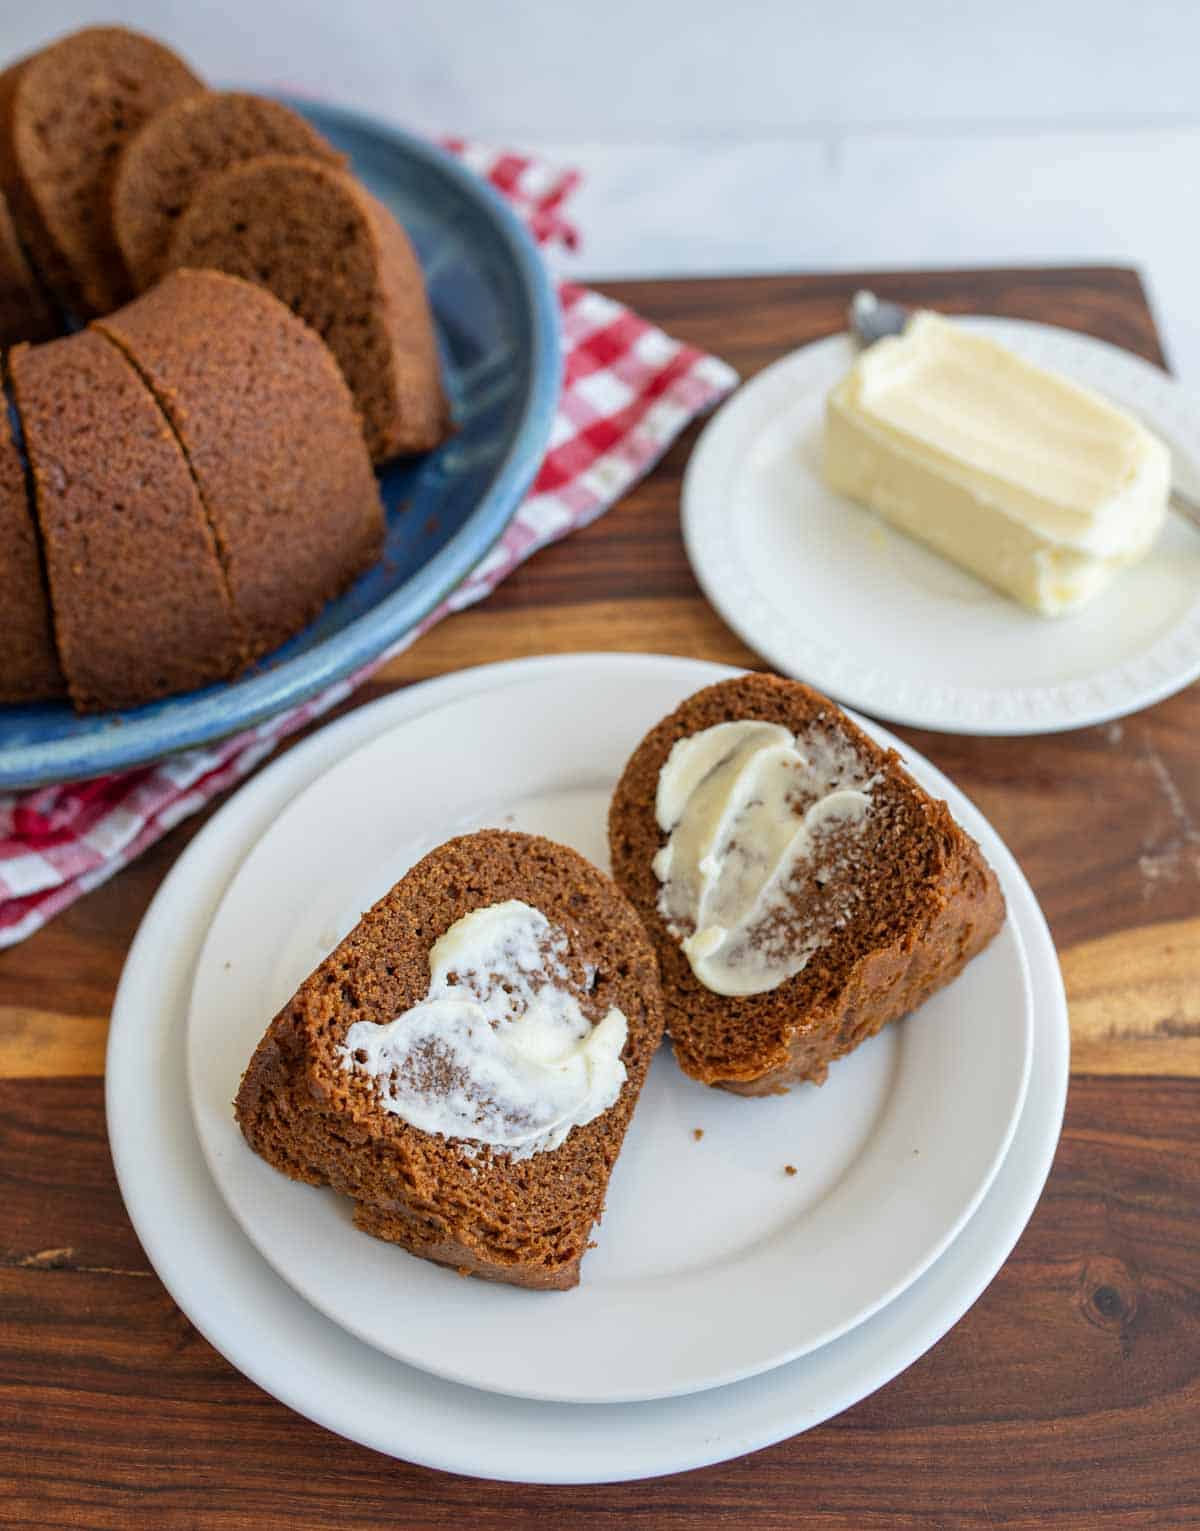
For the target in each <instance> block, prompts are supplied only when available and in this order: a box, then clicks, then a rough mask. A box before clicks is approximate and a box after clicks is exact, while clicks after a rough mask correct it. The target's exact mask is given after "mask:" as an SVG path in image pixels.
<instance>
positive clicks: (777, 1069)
mask: <svg viewBox="0 0 1200 1531" xmlns="http://www.w3.org/2000/svg"><path fill="white" fill-rule="evenodd" d="M609 843H610V849H611V853H612V865H613V875H614V876H615V878H616V880H617V882H618V884H619V885H620V886H621V888H622V889H623V890H624V891H625V893H626V894H628V896H629V898H630V900H631V901H632V903H633V905H634V907H635V908H636V909H637V911H638V913H639V914H640V915H641V917H642V920H643V922H644V924H645V926H646V929H647V930H648V931H649V934H650V938H651V940H652V941H653V943H654V947H655V950H656V951H657V953H658V960H659V967H660V971H661V975H662V985H663V1000H664V1005H665V1009H666V1024H667V1031H668V1032H669V1034H670V1036H671V1040H672V1043H673V1044H674V1048H675V1056H676V1058H677V1059H678V1061H679V1063H680V1065H681V1067H682V1068H683V1069H684V1070H685V1072H686V1073H688V1074H690V1075H692V1076H693V1078H696V1079H699V1080H702V1081H703V1082H704V1083H705V1084H711V1085H721V1086H723V1087H724V1088H726V1089H729V1090H734V1091H737V1092H739V1093H741V1094H746V1095H765V1094H775V1093H779V1092H781V1091H784V1090H787V1089H789V1088H790V1087H791V1086H792V1085H794V1084H797V1083H799V1082H801V1081H803V1080H811V1081H812V1082H814V1083H818V1084H819V1083H820V1082H821V1081H822V1080H823V1079H824V1078H825V1075H826V1072H827V1070H828V1067H829V1065H830V1063H831V1062H833V1060H834V1059H836V1058H840V1057H842V1056H843V1055H844V1054H846V1053H848V1052H850V1051H851V1050H852V1049H853V1048H855V1047H857V1046H858V1044H859V1043H860V1042H862V1041H864V1040H865V1039H866V1038H867V1037H870V1036H873V1035H874V1034H875V1033H876V1032H877V1031H879V1029H880V1028H881V1027H882V1026H884V1025H886V1024H887V1023H888V1022H889V1021H892V1020H895V1019H897V1018H898V1017H899V1016H902V1015H905V1014H907V1013H908V1012H909V1011H911V1010H914V1009H916V1007H917V1006H918V1005H920V1004H921V1003H922V1002H923V1001H924V1000H925V999H927V998H928V996H929V995H930V994H932V993H933V992H934V990H935V989H939V988H941V987H942V986H943V985H944V984H947V983H949V982H950V981H951V979H953V978H955V977H956V976H957V975H958V974H959V973H960V972H961V971H962V969H963V967H964V966H965V965H966V964H967V963H968V962H969V961H970V960H971V958H972V957H974V956H975V955H976V954H977V953H978V952H980V951H982V950H983V948H984V947H985V946H986V945H987V944H988V942H989V941H990V940H991V939H992V937H993V936H994V935H995V934H996V932H997V930H999V928H1000V926H1001V925H1002V924H1003V921H1004V899H1003V896H1002V894H1001V892H1000V887H999V884H998V882H997V880H996V876H995V874H994V872H993V871H992V870H991V868H990V867H989V866H988V864H987V863H986V861H985V860H984V859H983V856H982V854H981V853H980V850H979V847H978V846H977V845H976V844H975V842H974V841H973V840H972V839H971V838H970V836H969V835H967V834H966V833H964V831H963V830H962V829H961V828H959V826H958V825H957V824H956V823H955V822H954V820H953V819H952V818H951V816H950V813H949V811H948V809H947V807H946V805H945V803H942V802H938V801H936V800H935V799H934V798H932V797H930V796H929V794H928V793H927V792H925V791H924V790H923V789H922V788H921V787H920V786H918V785H917V783H916V782H915V781H914V780H913V779H912V777H911V776H909V775H908V773H907V772H906V771H905V770H904V768H903V766H902V765H901V764H900V759H899V756H898V755H897V754H896V753H895V751H893V750H885V749H882V748H880V746H878V745H877V744H875V743H874V741H873V740H871V739H870V738H868V736H867V735H866V734H865V733H863V731H862V730H861V729H860V728H858V727H856V726H855V724H854V723H853V722H851V720H850V719H849V718H848V717H847V716H846V715H845V713H843V712H842V711H841V710H840V709H839V708H838V707H836V706H835V705H834V703H832V702H831V701H829V700H828V699H827V698H826V697H823V696H821V695H820V694H819V693H817V692H816V691H813V690H811V689H810V688H809V687H807V686H804V685H801V684H800V683H799V682H796V681H787V680H781V679H779V678H778V677H775V676H769V675H745V676H741V677H738V678H736V679H733V680H727V681H722V682H721V683H720V684H718V685H715V686H710V687H708V688H707V689H706V690H704V691H700V692H698V693H697V694H696V695H695V696H693V697H690V698H689V699H688V700H687V701H685V702H684V703H682V704H681V706H679V707H678V708H677V709H676V710H675V712H673V713H672V714H671V716H670V717H668V718H665V719H664V720H663V721H662V722H661V723H659V724H658V725H657V726H656V727H655V728H653V729H652V730H651V731H650V733H649V734H648V735H647V736H646V738H645V739H643V740H642V742H641V744H640V745H638V747H637V749H636V750H635V751H634V754H633V756H632V758H631V759H630V761H629V763H628V765H627V766H626V768H625V771H624V773H623V775H622V777H621V780H620V782H619V783H618V785H617V790H616V792H615V794H614V796H613V800H612V805H611V809H610V814H609Z"/></svg>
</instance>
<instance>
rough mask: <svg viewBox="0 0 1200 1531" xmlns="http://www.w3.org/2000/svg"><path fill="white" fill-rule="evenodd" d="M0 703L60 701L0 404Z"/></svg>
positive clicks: (20, 478)
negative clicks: (54, 698) (54, 699)
mask: <svg viewBox="0 0 1200 1531" xmlns="http://www.w3.org/2000/svg"><path fill="white" fill-rule="evenodd" d="M0 591H2V592H3V595H2V596H0V656H3V657H2V659H0V702H39V701H45V700H48V699H49V698H51V697H56V696H62V694H63V692H64V691H65V690H66V687H65V686H64V685H63V678H62V671H61V670H60V669H59V666H58V654H57V652H56V651H55V648H54V633H53V630H52V628H51V625H50V601H49V597H48V596H47V593H46V576H45V573H44V571H43V569H42V558H41V553H40V551H39V548H38V539H37V531H36V529H35V526H34V519H33V509H32V506H31V505H30V503H29V495H28V490H27V487H26V481H25V465H24V464H23V463H22V461H21V457H20V454H19V453H18V451H17V447H16V443H15V442H14V441H13V438H12V434H11V432H10V430H9V422H8V410H7V408H6V407H4V406H3V405H2V404H0Z"/></svg>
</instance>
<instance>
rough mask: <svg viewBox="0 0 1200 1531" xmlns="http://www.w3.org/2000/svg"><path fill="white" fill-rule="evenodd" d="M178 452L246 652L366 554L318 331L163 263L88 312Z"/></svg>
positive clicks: (371, 527)
mask: <svg viewBox="0 0 1200 1531" xmlns="http://www.w3.org/2000/svg"><path fill="white" fill-rule="evenodd" d="M95 327H96V328H98V329H99V330H100V331H102V333H103V334H104V335H105V336H107V337H109V338H110V339H111V340H113V341H114V342H115V343H116V345H117V346H119V347H120V349H121V350H122V351H123V352H124V353H125V355H126V356H127V357H128V358H129V360H130V361H132V363H133V364H134V366H135V367H136V368H137V370H138V371H139V372H140V373H141V375H142V377H143V378H144V379H145V381H146V382H147V383H149V385H150V387H151V389H152V390H153V392H154V396H155V398H156V399H157V400H158V402H159V404H160V405H161V407H162V409H163V411H164V412H165V414H166V416H167V418H168V419H169V420H170V422H171V424H172V426H173V427H174V429H175V431H176V433H177V435H178V437H179V441H180V442H181V444H182V446H183V449H184V451H185V452H186V454H187V460H188V463H189V465H190V467H191V470H192V473H193V474H194V476H195V480H196V484H197V486H198V488H199V491H200V495H201V498H202V499H203V502H204V506H205V508H206V510H207V512H208V516H209V520H210V522H211V524H212V528H213V531H214V533H215V535H216V540H217V548H218V551H219V553H220V556H221V561H222V564H223V567H224V569H225V572H226V576H227V578H228V582H229V590H230V594H231V596H232V598H233V605H234V610H235V612H236V614H237V616H238V618H239V620H240V621H241V623H242V627H243V631H244V634H245V639H246V643H247V646H248V649H249V652H250V654H251V655H252V656H257V655H261V654H264V653H266V652H268V651H269V650H270V649H273V648H276V647H277V646H278V645H279V644H280V643H282V642H283V641H284V640H285V639H287V638H290V637H291V636H292V635H293V634H294V633H297V632H299V630H300V629H301V628H302V627H304V626H306V625H307V623H308V622H309V621H311V620H312V618H313V617H315V616H316V614H317V612H318V611H320V609H321V607H322V606H323V605H324V604H325V603H326V601H328V600H330V599H332V598H333V597H334V596H335V595H337V594H339V593H340V592H341V591H342V590H344V589H345V588H346V587H347V586H348V585H349V584H350V583H351V582H352V581H353V580H354V578H355V577H356V576H357V575H358V574H359V573H360V572H361V571H362V570H363V569H364V568H365V567H366V566H367V564H369V563H370V562H371V561H372V560H373V559H375V558H376V557H377V556H378V554H379V551H380V548H381V545H382V539H383V508H382V505H381V504H380V499H379V490H378V486H377V484H376V482H375V475H374V474H373V473H372V471H371V464H370V461H369V459H368V457H367V453H366V449H365V446H364V444H363V439H362V435H361V432H360V431H359V430H358V427H357V418H356V416H355V412H354V405H353V402H352V400H351V398H350V394H349V391H348V390H347V388H346V384H345V382H344V380H343V378H342V375H341V373H340V372H339V371H338V368H337V365H336V364H335V362H334V360H333V357H332V356H331V355H330V354H329V351H328V349H327V348H326V346H325V345H324V344H323V343H322V341H321V339H320V337H319V336H318V335H316V334H315V333H314V332H313V331H312V330H310V329H309V328H308V327H307V326H306V325H304V324H302V323H301V322H300V320H299V319H297V318H296V317H295V316H294V315H293V314H291V313H290V312H289V311H288V310H287V309H286V308H285V307H284V306H283V304H282V303H280V302H279V301H278V299H276V298H274V297H272V295H271V294H270V293H269V292H265V291H264V290H263V289H262V288H261V287H256V286H252V285H251V284H250V283H248V282H243V281H240V280H239V279H238V278H236V277H231V276H225V275H222V274H221V273H220V272H217V271H177V272H172V273H171V274H170V275H169V276H167V277H165V278H164V279H163V281H161V282H160V283H159V284H158V285H157V286H156V287H153V288H151V290H150V291H149V292H147V293H145V294H144V295H143V296H142V297H140V298H138V299H136V300H135V301H134V302H133V303H130V304H128V305H127V306H126V307H125V308H123V309H121V310H119V311H118V312H117V313H115V314H110V315H109V316H108V317H107V318H105V319H100V320H97V321H96V326H95Z"/></svg>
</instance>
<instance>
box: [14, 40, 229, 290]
mask: <svg viewBox="0 0 1200 1531" xmlns="http://www.w3.org/2000/svg"><path fill="white" fill-rule="evenodd" d="M201 89H203V82H202V81H201V80H199V79H197V77H196V76H195V75H194V74H193V73H192V71H191V70H190V69H189V68H188V67H187V65H186V64H184V63H183V61H182V60H181V59H179V58H177V57H176V56H175V54H174V53H172V52H171V50H170V49H169V48H165V47H164V46H163V45H162V44H161V43H159V42H155V41H154V39H153V38H150V37H144V36H142V34H141V33H139V32H130V31H128V30H126V28H124V27H88V28H86V29H85V30H83V31H81V32H73V33H72V34H71V35H70V36H68V37H63V38H60V39H59V40H58V41H57V42H55V43H51V44H50V46H49V47H47V48H43V49H42V50H41V51H40V52H38V53H35V54H32V55H31V56H30V57H29V58H27V59H23V60H21V61H20V62H19V63H17V64H14V65H12V66H11V67H10V68H9V70H8V71H7V72H6V73H5V75H4V76H3V78H0V184H2V186H3V190H4V191H5V192H6V193H7V195H8V197H9V200H10V201H11V203H12V208H13V216H14V217H15V219H16V222H17V229H18V232H19V233H20V235H21V238H22V240H23V242H24V244H25V246H26V248H27V249H28V250H29V252H30V255H31V256H32V257H33V260H34V263H35V265H36V266H37V269H38V271H39V273H40V275H41V277H42V278H43V280H44V281H45V282H46V284H47V286H48V287H49V288H50V289H51V291H52V292H53V293H54V294H55V296H56V297H57V298H58V300H59V302H61V303H63V304H64V305H65V306H66V307H68V308H70V309H73V310H74V311H75V312H76V313H78V314H80V315H83V316H86V315H88V314H104V313H107V312H108V311H109V310H110V309H112V308H115V307H116V305H117V304H118V303H119V302H120V301H121V300H122V298H124V297H125V296H127V291H126V282H125V271H124V267H123V265H122V263H121V258H120V255H119V253H118V251H117V249H116V246H115V244H114V242H113V238H112V226H111V221H110V208H109V203H110V197H111V191H112V176H113V171H114V169H115V166H116V159H117V155H118V154H119V153H120V151H121V149H122V148H123V146H124V145H125V144H126V143H127V142H128V141H129V139H130V138H131V137H132V136H133V134H134V133H136V132H137V130H138V128H140V127H141V125H142V123H143V122H145V121H146V120H147V119H148V118H150V117H152V116H153V115H154V114H155V113H156V112H159V111H161V110H162V109H163V107H165V106H167V105H168V104H169V103H170V102H172V101H175V100H177V99H178V98H179V97H180V96H186V95H189V94H191V92H193V91H197V90H201Z"/></svg>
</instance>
